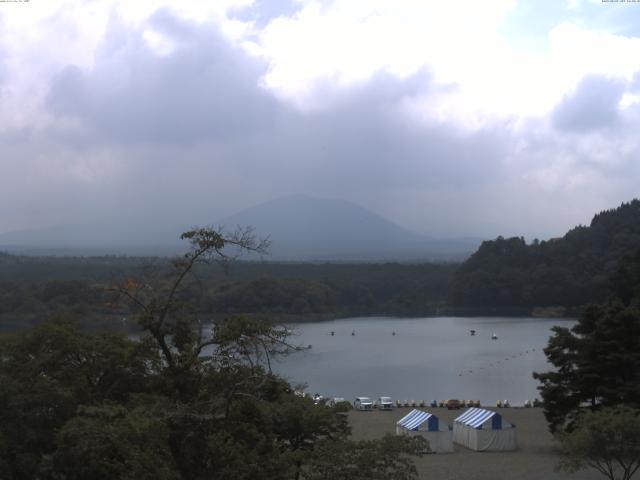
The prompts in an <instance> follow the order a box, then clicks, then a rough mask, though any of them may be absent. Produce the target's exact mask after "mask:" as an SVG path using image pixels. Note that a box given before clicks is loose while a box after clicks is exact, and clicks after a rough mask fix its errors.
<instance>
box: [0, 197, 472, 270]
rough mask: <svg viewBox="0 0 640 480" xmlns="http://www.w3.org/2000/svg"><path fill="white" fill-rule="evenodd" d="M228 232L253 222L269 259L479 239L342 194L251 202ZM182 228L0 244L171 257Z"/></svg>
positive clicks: (147, 226)
mask: <svg viewBox="0 0 640 480" xmlns="http://www.w3.org/2000/svg"><path fill="white" fill-rule="evenodd" d="M217 225H222V226H224V227H225V229H226V231H227V232H230V231H232V230H233V229H234V228H235V227H236V226H243V227H246V226H251V227H253V228H254V230H255V233H256V235H258V236H259V237H269V239H270V240H271V248H270V250H269V255H268V257H267V258H266V259H268V260H293V261H305V260H322V261H328V260H336V261H385V260H397V261H419V260H462V259H464V258H466V257H467V256H469V255H470V254H471V253H472V252H473V251H474V250H475V249H476V248H477V246H478V245H479V244H480V240H479V239H473V238H470V239H465V238H458V239H436V238H431V237H425V236H422V235H419V234H417V233H415V232H412V231H410V230H408V229H406V228H403V227H401V226H399V225H396V224H395V223H393V222H391V221H389V220H387V219H385V218H383V217H381V216H380V215H377V214H375V213H373V212H371V211H369V210H367V209H365V208H363V207H360V206H358V205H356V204H354V203H351V202H347V201H344V200H334V199H321V198H313V197H308V196H305V195H292V196H287V197H281V198H277V199H275V200H271V201H268V202H266V203H262V204H260V205H257V206H255V207H251V208H248V209H246V210H243V211H241V212H238V213H236V214H235V215H232V216H230V217H228V218H225V219H223V220H221V221H219V222H218V223H217ZM190 226H191V225H184V226H183V227H182V228H180V227H179V226H176V225H175V222H173V224H172V225H165V224H160V223H159V222H157V221H156V222H146V223H145V222H134V221H124V220H121V219H116V220H114V219H111V220H105V221H101V222H98V221H94V222H87V223H82V224H76V225H62V226H56V227H51V228H43V229H33V230H23V231H18V232H9V233H5V234H1V235H0V250H5V251H9V252H12V253H21V254H32V255H33V254H35V255H102V254H129V255H173V254H177V253H180V252H182V251H184V249H185V243H184V242H181V241H180V240H178V236H179V234H180V233H181V232H182V231H184V230H187V229H188V228H189V227H190Z"/></svg>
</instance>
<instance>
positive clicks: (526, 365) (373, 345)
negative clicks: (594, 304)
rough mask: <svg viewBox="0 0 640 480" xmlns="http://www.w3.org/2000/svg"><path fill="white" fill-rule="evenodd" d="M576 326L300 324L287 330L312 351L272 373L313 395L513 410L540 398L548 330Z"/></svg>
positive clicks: (457, 321)
mask: <svg viewBox="0 0 640 480" xmlns="http://www.w3.org/2000/svg"><path fill="white" fill-rule="evenodd" d="M573 323H574V322H573V321H570V320H561V319H541V318H487V317H483V318H478V317H475V318H450V317H436V318H433V317H432V318H410V319H407V318H389V317H374V318H371V317H369V318H350V319H342V320H335V321H331V322H326V321H325V322H314V323H301V324H296V325H292V326H291V328H292V329H294V331H295V332H296V337H295V338H294V340H295V341H296V342H297V343H298V344H300V345H308V344H311V345H312V346H313V348H312V349H311V350H307V351H304V352H297V353H295V354H293V355H291V356H289V357H287V358H285V359H282V360H280V361H279V362H278V363H277V364H276V365H275V369H276V370H277V371H278V372H279V373H281V374H282V375H284V376H285V377H286V378H288V379H289V380H290V381H291V382H292V383H300V382H306V383H307V384H308V386H309V387H308V390H307V391H309V392H310V393H312V394H313V393H315V392H320V393H321V394H323V395H324V396H338V397H345V398H347V399H351V400H353V398H355V397H356V396H361V395H362V396H365V395H366V396H369V397H375V398H377V397H379V396H381V395H391V396H393V398H394V400H395V399H398V400H416V401H419V400H426V401H431V400H432V399H437V400H443V399H447V398H459V399H479V400H480V401H482V402H483V403H484V404H486V405H488V404H494V403H495V402H496V400H498V399H508V400H509V401H510V402H511V404H512V405H518V404H523V403H524V401H525V400H527V399H532V398H535V397H539V395H538V391H537V390H536V387H537V382H536V381H535V380H534V379H533V378H532V376H531V372H533V371H545V370H548V369H549V368H550V367H549V365H548V364H547V362H546V358H545V356H544V352H543V351H542V349H543V348H544V347H545V346H546V344H547V341H548V339H549V336H550V333H551V332H550V328H551V327H552V326H553V325H563V326H570V325H572V324H573ZM470 330H475V331H476V333H475V335H474V336H472V335H471V334H470ZM332 331H333V332H334V335H331V332H332ZM394 332H395V335H394ZM354 333H355V334H354ZM494 333H495V334H496V336H497V337H498V338H497V339H496V340H493V339H492V338H491V337H492V334H494Z"/></svg>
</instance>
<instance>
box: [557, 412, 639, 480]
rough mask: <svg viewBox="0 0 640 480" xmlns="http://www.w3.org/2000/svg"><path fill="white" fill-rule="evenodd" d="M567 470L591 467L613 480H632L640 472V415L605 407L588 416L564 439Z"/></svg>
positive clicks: (564, 436)
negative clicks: (639, 470)
mask: <svg viewBox="0 0 640 480" xmlns="http://www.w3.org/2000/svg"><path fill="white" fill-rule="evenodd" d="M560 438H561V441H562V446H563V453H564V459H563V461H562V462H561V464H560V467H561V468H562V469H563V470H567V471H569V472H577V471H578V470H581V469H582V468H584V467H591V468H593V469H595V470H597V471H598V472H600V473H602V474H603V475H604V476H605V477H607V478H608V479H609V480H629V479H631V477H633V475H634V474H635V473H636V472H637V471H638V469H639V468H640V412H638V410H632V409H630V408H628V407H605V408H603V409H601V410H599V411H597V412H587V413H585V414H584V415H582V416H581V417H580V418H579V419H578V421H577V422H576V425H575V428H574V429H573V430H572V431H571V432H567V433H564V434H563V435H561V436H560Z"/></svg>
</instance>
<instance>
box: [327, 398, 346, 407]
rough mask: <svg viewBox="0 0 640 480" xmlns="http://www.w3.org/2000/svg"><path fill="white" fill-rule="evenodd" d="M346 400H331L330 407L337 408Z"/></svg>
mask: <svg viewBox="0 0 640 480" xmlns="http://www.w3.org/2000/svg"><path fill="white" fill-rule="evenodd" d="M344 401H345V399H344V398H342V397H333V398H332V399H331V400H329V406H330V407H335V406H336V405H337V404H339V403H342V402H344Z"/></svg>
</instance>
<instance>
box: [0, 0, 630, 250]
mask: <svg viewBox="0 0 640 480" xmlns="http://www.w3.org/2000/svg"><path fill="white" fill-rule="evenodd" d="M638 132H640V3H639V2H630V1H626V2H620V1H619V2H612V1H608V2H607V1H601V0H597V1H596V0H570V1H564V0H529V1H524V0H522V1H519V0H486V1H478V0H458V1H455V2H443V1H428V0H366V1H356V0H335V1H329V0H327V1H324V0H323V1H316V0H270V1H267V0H263V1H261V0H254V1H251V0H239V1H231V0H215V1H208V2H207V1H202V0H182V1H180V2H178V1H174V2H167V1H160V0H149V1H145V2H131V1H115V0H109V1H107V0H70V1H54V0H47V1H44V0H31V1H21V2H18V1H16V2H0V233H2V232H8V231H13V230H20V229H29V228H39V227H49V226H55V225H65V224H73V223H81V222H89V221H93V222H96V221H97V222H110V221H120V222H123V224H126V223H127V222H129V223H130V224H140V223H145V224H149V225H151V224H172V225H178V224H185V223H186V224H187V225H195V224H211V223H214V222H216V221H218V220H219V219H221V218H224V217H226V216H228V215H231V214H233V213H235V212H237V211H239V210H242V209H244V208H247V207H251V206H253V205H256V204H259V203H261V202H265V201H268V200H270V199H273V198H276V197H279V196H283V195H290V194H299V193H302V194H306V195H310V196H316V197H326V198H338V199H344V200H349V201H352V202H355V203H357V204H359V205H361V206H364V207H366V208H368V209H370V210H372V211H374V212H376V213H378V214H381V215H383V216H385V217H387V218H389V219H391V220H393V221H395V222H396V223H398V224H400V225H402V226H404V227H407V228H409V229H412V230H414V231H416V232H419V233H423V234H428V235H432V236H440V237H446V236H474V237H478V236H480V237H485V238H491V237H495V236H497V235H505V236H510V235H524V236H526V237H528V238H534V237H537V238H548V237H554V236H559V235H562V234H564V232H566V230H568V229H569V228H571V227H573V226H575V225H578V224H588V222H589V221H590V219H591V217H592V216H593V214H594V213H595V212H597V211H600V210H603V209H608V208H613V207H615V206H617V205H619V204H620V203H621V202H623V201H628V200H631V199H632V198H634V197H637V196H638V186H639V185H640V135H639V134H638Z"/></svg>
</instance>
